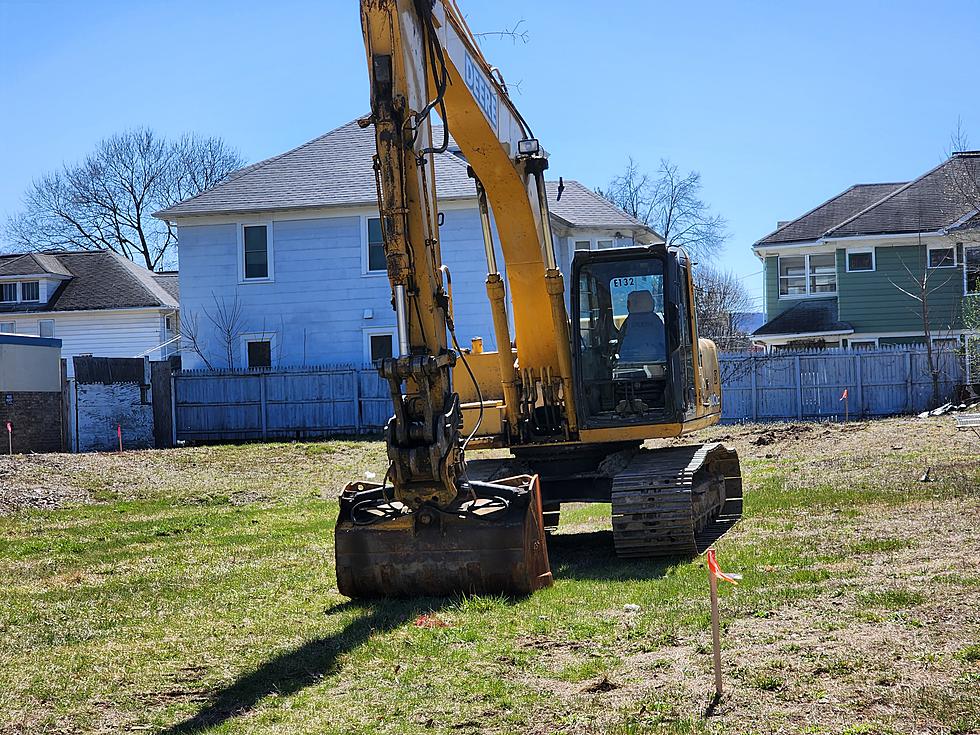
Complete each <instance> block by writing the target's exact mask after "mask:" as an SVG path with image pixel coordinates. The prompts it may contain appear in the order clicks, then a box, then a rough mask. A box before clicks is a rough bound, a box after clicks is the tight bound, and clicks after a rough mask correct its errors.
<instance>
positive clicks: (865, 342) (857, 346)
mask: <svg viewBox="0 0 980 735" xmlns="http://www.w3.org/2000/svg"><path fill="white" fill-rule="evenodd" d="M847 346H848V347H850V348H851V349H852V350H873V349H875V348H876V347H877V346H878V340H876V339H850V340H848V341H847Z"/></svg>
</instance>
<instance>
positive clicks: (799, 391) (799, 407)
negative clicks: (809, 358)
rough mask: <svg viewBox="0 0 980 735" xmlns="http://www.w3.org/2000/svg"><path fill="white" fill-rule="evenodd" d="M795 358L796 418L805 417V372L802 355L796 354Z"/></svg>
mask: <svg viewBox="0 0 980 735" xmlns="http://www.w3.org/2000/svg"><path fill="white" fill-rule="evenodd" d="M793 360H794V362H795V363H796V418H797V419H800V420H802V419H803V373H802V372H801V370H802V368H801V367H800V356H799V355H794V356H793Z"/></svg>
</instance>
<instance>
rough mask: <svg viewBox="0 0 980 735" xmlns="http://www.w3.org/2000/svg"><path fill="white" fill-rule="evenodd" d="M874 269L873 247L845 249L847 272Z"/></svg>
mask: <svg viewBox="0 0 980 735" xmlns="http://www.w3.org/2000/svg"><path fill="white" fill-rule="evenodd" d="M874 269H875V251H874V248H862V249H861V250H848V251H847V272H848V273H860V272H861V271H873V270H874Z"/></svg>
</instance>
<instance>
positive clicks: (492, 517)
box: [335, 475, 552, 598]
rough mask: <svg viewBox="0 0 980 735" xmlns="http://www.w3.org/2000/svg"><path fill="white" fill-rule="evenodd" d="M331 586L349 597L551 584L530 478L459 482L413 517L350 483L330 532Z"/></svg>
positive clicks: (377, 489) (521, 591)
mask: <svg viewBox="0 0 980 735" xmlns="http://www.w3.org/2000/svg"><path fill="white" fill-rule="evenodd" d="M335 540H336V555H337V587H338V589H339V590H340V592H341V594H344V595H346V596H348V597H352V598H377V597H420V596H433V597H445V596H449V595H456V594H504V595H509V596H521V595H527V594H530V593H531V592H534V591H535V590H537V589H540V588H542V587H547V586H549V585H550V584H551V581H552V577H551V567H550V565H549V563H548V548H547V546H546V545H545V538H544V524H543V522H542V516H541V489H540V484H539V482H538V477H537V475H534V476H530V475H521V476H518V477H511V478H508V479H505V480H495V481H494V482H492V483H490V482H471V483H465V484H463V486H462V487H461V488H460V493H459V495H458V496H457V498H456V500H455V501H453V502H452V503H451V504H449V505H448V506H445V507H437V506H435V505H429V504H426V505H423V506H421V507H420V508H418V509H417V510H415V511H414V512H412V511H410V510H409V508H408V507H407V506H404V505H402V504H401V503H399V502H398V501H395V500H391V499H389V498H388V497H386V494H385V489H384V488H383V487H382V486H381V485H377V484H374V483H366V482H356V483H351V484H350V485H348V486H347V488H346V489H345V490H344V492H343V494H342V495H341V496H340V515H339V517H338V519H337V528H336V531H335Z"/></svg>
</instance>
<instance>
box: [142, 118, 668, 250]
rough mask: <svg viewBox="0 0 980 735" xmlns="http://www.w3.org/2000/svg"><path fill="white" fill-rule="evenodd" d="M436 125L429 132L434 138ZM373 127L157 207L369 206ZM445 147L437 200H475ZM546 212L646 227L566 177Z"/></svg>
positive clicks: (346, 128) (553, 189)
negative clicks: (176, 202) (182, 199)
mask: <svg viewBox="0 0 980 735" xmlns="http://www.w3.org/2000/svg"><path fill="white" fill-rule="evenodd" d="M441 136H442V128H440V127H437V128H435V129H434V131H433V137H434V138H435V139H436V140H438V139H440V138H441ZM375 150H376V149H375V140H374V129H373V128H372V127H367V128H362V127H360V126H359V125H358V124H357V122H356V121H353V122H349V123H347V124H346V125H342V126H340V127H339V128H337V129H335V130H331V131H330V132H329V133H327V134H325V135H321V136H320V137H319V138H315V139H314V140H311V141H310V142H309V143H304V144H303V145H301V146H299V147H297V148H294V149H292V150H291V151H287V152H286V153H283V154H280V155H278V156H275V157H273V158H269V159H266V160H265V161H260V162H258V163H255V164H252V165H250V166H246V167H245V168H242V169H239V170H238V171H236V172H235V173H233V174H231V175H230V176H229V177H228V178H227V179H226V180H225V181H224V182H222V183H220V184H218V185H217V186H215V187H214V188H212V189H209V190H208V191H205V192H202V193H201V194H198V195H197V196H195V197H192V198H191V199H188V200H186V201H183V202H181V203H180V204H176V205H174V206H172V207H169V208H167V209H164V210H162V211H160V212H157V213H156V214H155V216H157V217H161V218H163V219H176V218H180V217H190V216H197V215H205V214H234V213H239V212H261V211H271V210H281V209H303V208H311V207H335V206H356V205H373V204H375V203H376V202H377V187H376V184H375V179H374V169H373V160H372V159H373V156H374V154H375ZM455 151H458V148H456V147H455V144H454V143H453V142H452V141H451V145H450V149H449V150H448V151H447V152H445V153H439V154H436V155H435V157H434V158H435V165H436V181H437V182H438V187H439V199H440V200H444V199H471V198H475V197H476V188H475V186H474V184H473V180H472V179H470V177H469V175H468V173H467V164H466V161H465V160H463V158H462V157H460V156H459V155H457V153H456V152H455ZM547 187H548V195H549V208H550V210H551V213H552V214H553V215H554V216H555V217H557V218H558V219H560V220H561V221H563V222H565V223H566V224H568V225H570V226H574V227H595V228H610V229H627V230H634V231H635V230H641V231H644V232H648V233H649V234H650V235H652V236H656V233H654V232H653V230H651V229H650V228H649V227H647V226H646V225H644V224H643V223H642V222H640V221H639V220H637V219H635V218H633V217H630V216H629V215H628V214H626V213H625V212H623V211H621V210H620V209H618V208H617V207H616V206H615V205H614V204H612V203H611V202H609V201H608V200H606V199H605V198H604V197H602V196H600V195H599V194H596V193H595V192H594V191H592V190H591V189H589V188H588V187H585V186H583V185H582V184H580V183H579V182H577V181H566V182H565V189H564V191H563V193H562V198H561V200H557V193H558V182H555V181H549V182H548V183H547Z"/></svg>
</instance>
